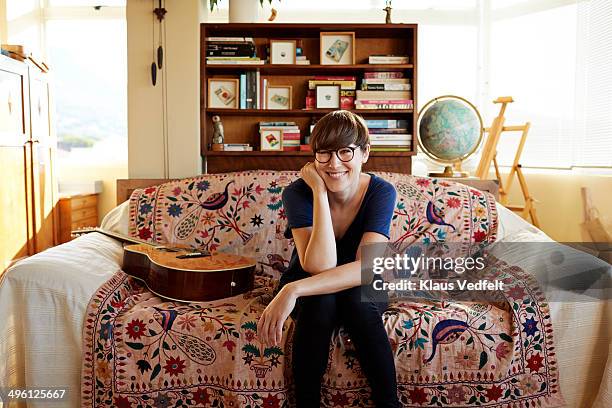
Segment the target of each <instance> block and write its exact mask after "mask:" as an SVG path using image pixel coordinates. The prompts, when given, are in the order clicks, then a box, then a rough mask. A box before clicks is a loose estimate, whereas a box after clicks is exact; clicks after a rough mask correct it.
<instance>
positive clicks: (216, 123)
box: [212, 115, 223, 144]
mask: <svg viewBox="0 0 612 408" xmlns="http://www.w3.org/2000/svg"><path fill="white" fill-rule="evenodd" d="M212 121H213V137H212V142H213V144H223V123H221V118H220V117H219V116H218V115H215V116H213V117H212Z"/></svg>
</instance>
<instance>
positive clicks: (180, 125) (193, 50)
mask: <svg viewBox="0 0 612 408" xmlns="http://www.w3.org/2000/svg"><path fill="white" fill-rule="evenodd" d="M166 8H167V10H168V13H167V14H166V18H165V25H166V28H165V34H166V36H165V39H164V41H163V45H164V51H165V58H164V62H165V63H164V64H163V69H162V71H160V72H158V80H157V86H155V87H154V86H152V84H151V74H150V69H151V68H150V67H151V63H152V62H153V55H154V52H153V50H154V49H155V50H156V49H157V45H158V35H159V34H158V33H159V31H158V30H159V22H158V21H157V20H156V19H155V22H154V21H153V18H152V17H153V10H152V8H151V2H148V1H128V2H127V9H126V17H127V37H128V38H127V42H128V46H127V49H128V135H129V142H128V168H129V170H128V173H129V177H130V178H161V177H171V178H179V177H188V176H193V175H195V174H199V173H201V168H202V165H201V159H200V120H199V112H200V91H199V69H200V63H199V56H200V26H199V16H200V13H201V3H200V1H199V0H181V1H174V2H167V3H166ZM153 29H155V39H154V38H153ZM164 101H165V104H164Z"/></svg>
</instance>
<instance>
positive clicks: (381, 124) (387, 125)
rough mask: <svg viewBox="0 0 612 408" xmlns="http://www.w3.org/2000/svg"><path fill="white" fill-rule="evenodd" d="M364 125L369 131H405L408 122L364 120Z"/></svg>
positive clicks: (402, 120) (398, 120) (399, 120)
mask: <svg viewBox="0 0 612 408" xmlns="http://www.w3.org/2000/svg"><path fill="white" fill-rule="evenodd" d="M366 125H368V129H370V131H371V130H372V129H407V128H408V120H406V119H366Z"/></svg>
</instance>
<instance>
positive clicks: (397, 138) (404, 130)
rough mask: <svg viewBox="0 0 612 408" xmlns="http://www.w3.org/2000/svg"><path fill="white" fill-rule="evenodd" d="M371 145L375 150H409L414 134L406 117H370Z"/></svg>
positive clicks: (367, 121)
mask: <svg viewBox="0 0 612 408" xmlns="http://www.w3.org/2000/svg"><path fill="white" fill-rule="evenodd" d="M366 124H367V125H368V129H369V133H370V146H371V150H372V151H373V152H409V151H411V150H412V134H410V132H409V130H408V121H407V120H404V119H368V120H366Z"/></svg>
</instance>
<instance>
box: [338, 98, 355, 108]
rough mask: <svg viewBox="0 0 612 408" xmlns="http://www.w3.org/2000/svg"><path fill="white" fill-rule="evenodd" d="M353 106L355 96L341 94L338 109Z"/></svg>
mask: <svg viewBox="0 0 612 408" xmlns="http://www.w3.org/2000/svg"><path fill="white" fill-rule="evenodd" d="M354 108H355V97H354V96H341V97H340V109H346V110H351V109H354Z"/></svg>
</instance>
